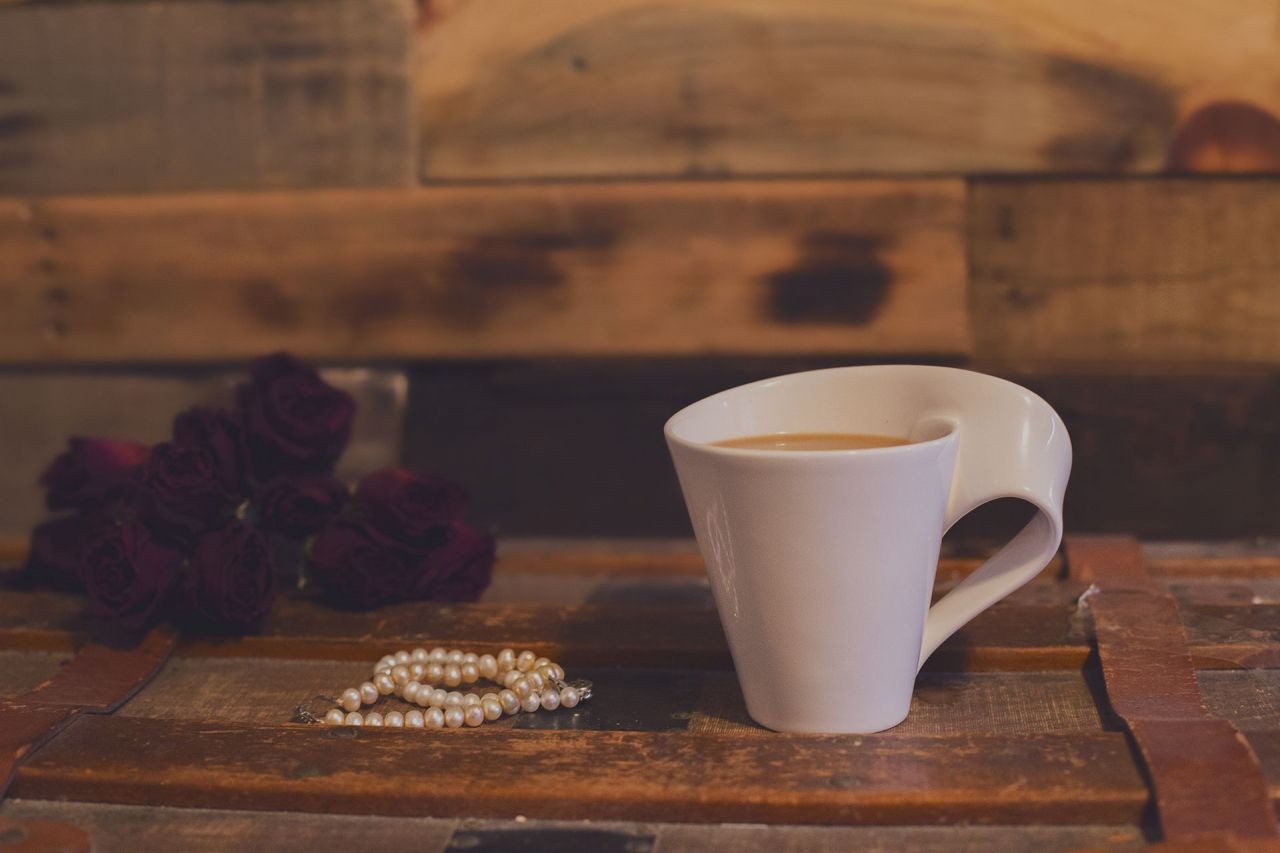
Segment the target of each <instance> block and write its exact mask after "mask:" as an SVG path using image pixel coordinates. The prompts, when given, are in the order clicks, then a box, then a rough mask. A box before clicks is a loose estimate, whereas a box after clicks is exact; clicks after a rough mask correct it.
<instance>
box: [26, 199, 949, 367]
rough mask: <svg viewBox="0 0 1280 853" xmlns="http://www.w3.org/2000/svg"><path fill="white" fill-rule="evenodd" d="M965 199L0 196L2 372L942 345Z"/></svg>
mask: <svg viewBox="0 0 1280 853" xmlns="http://www.w3.org/2000/svg"><path fill="white" fill-rule="evenodd" d="M963 199H964V187H963V185H962V184H961V183H960V182H958V181H908V182H874V181H872V182H851V181H835V182H813V181H810V182H788V183H774V182H763V183H742V184H740V183H731V184H726V183H698V184H598V185H560V186H556V185H549V186H522V187H475V188H441V189H431V190H420V191H414V192H399V191H373V190H369V191H332V192H318V191H317V192H310V193H262V194H252V195H246V194H216V195H213V194H201V195H175V196H163V197H137V198H115V197H108V198H58V199H50V200H47V201H22V200H10V201H0V298H2V299H4V300H5V301H6V304H8V305H10V306H11V309H10V310H9V311H8V312H6V314H5V316H4V318H3V319H0V333H2V334H0V361H6V362H32V361H62V360H79V361H95V362H101V361H120V360H146V359H151V360H164V361H172V360H186V361H191V360H201V359H219V358H238V357H245V356H250V355H255V354H258V353H260V352H263V351H266V350H272V349H278V348H287V349H291V350H293V351H294V352H296V353H298V354H299V355H302V356H307V357H317V358H329V359H338V358H343V359H350V358H361V359H363V358H411V357H412V358H423V357H437V356H448V357H460V356H471V357H477V356H485V357H491V356H510V355H521V356H527V355H586V354H609V355H616V354H628V355H634V354H640V353H652V354H662V355H669V354H673V353H698V354H704V353H719V352H779V351H782V352H786V351H805V352H809V351H813V352H839V353H856V352H864V353H904V352H917V353H918V352H935V353H937V352H941V353H952V354H954V353H960V352H964V351H965V350H966V349H967V348H968V327H967V318H966V316H965V308H964V298H965V297H964V278H965V271H964V245H963V215H964V200H963ZM33 255H34V256H36V257H38V260H37V261H36V262H35V263H34V264H33V263H32V261H31V257H32V256H33ZM196 306H199V311H200V314H201V321H202V322H200V323H198V324H193V323H190V322H188V320H189V318H190V316H191V312H192V311H193V310H195V308H196Z"/></svg>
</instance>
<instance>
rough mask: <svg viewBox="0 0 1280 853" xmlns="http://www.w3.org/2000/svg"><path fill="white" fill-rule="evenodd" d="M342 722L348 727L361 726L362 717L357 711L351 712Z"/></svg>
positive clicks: (362, 722)
mask: <svg viewBox="0 0 1280 853" xmlns="http://www.w3.org/2000/svg"><path fill="white" fill-rule="evenodd" d="M342 722H344V723H346V724H347V725H348V726H363V725H364V717H363V716H362V715H361V714H360V712H359V711H351V712H350V713H348V714H347V716H346V719H344V720H343V721H342Z"/></svg>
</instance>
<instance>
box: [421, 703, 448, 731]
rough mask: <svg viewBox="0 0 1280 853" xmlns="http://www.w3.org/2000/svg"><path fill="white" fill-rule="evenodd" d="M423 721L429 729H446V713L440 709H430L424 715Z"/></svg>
mask: <svg viewBox="0 0 1280 853" xmlns="http://www.w3.org/2000/svg"><path fill="white" fill-rule="evenodd" d="M422 718H423V721H424V722H425V723H426V726H427V728H429V729H443V728H444V711H441V710H440V709H439V708H428V709H427V710H426V713H424V714H423V715H422Z"/></svg>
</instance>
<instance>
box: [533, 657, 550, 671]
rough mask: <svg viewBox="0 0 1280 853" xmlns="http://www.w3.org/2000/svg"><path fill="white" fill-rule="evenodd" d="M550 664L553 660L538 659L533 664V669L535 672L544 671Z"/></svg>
mask: <svg viewBox="0 0 1280 853" xmlns="http://www.w3.org/2000/svg"><path fill="white" fill-rule="evenodd" d="M549 663H551V658H538V659H537V660H535V661H534V662H533V668H534V669H535V670H537V669H542V668H543V667H544V666H546V665H547V664H549Z"/></svg>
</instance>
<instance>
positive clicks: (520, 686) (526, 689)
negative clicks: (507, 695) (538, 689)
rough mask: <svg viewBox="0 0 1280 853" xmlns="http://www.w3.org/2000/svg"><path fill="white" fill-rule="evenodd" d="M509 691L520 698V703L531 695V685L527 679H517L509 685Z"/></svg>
mask: <svg viewBox="0 0 1280 853" xmlns="http://www.w3.org/2000/svg"><path fill="white" fill-rule="evenodd" d="M511 689H512V690H514V691H515V694H516V695H517V696H519V697H520V699H521V701H523V700H524V699H526V698H528V697H529V696H530V695H532V694H533V685H532V684H530V683H529V679H527V678H517V679H516V680H515V681H514V682H512V684H511Z"/></svg>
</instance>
